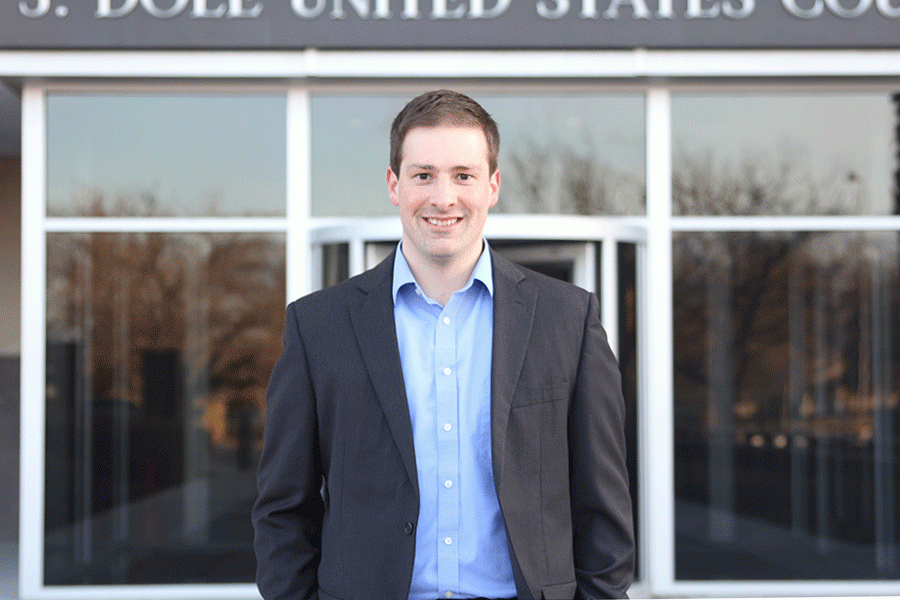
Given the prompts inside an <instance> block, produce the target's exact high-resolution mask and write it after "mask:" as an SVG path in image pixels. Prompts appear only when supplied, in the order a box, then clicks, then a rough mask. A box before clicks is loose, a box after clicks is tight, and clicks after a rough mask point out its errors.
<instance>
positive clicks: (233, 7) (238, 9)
mask: <svg viewBox="0 0 900 600" xmlns="http://www.w3.org/2000/svg"><path fill="white" fill-rule="evenodd" d="M262 8H263V5H262V2H257V3H256V4H254V5H253V6H252V7H250V8H247V7H245V6H244V0H229V1H228V18H229V19H255V18H256V17H258V16H259V15H260V13H261V12H262Z"/></svg>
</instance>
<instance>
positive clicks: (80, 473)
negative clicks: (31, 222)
mask: <svg viewBox="0 0 900 600" xmlns="http://www.w3.org/2000/svg"><path fill="white" fill-rule="evenodd" d="M284 237H285V236H284V235H283V234H244V233H235V234H224V233H217V234H194V233H185V234H181V233H179V234H161V233H135V234H110V233H103V234H98V233H95V234H77V233H76V234H72V233H52V234H49V235H48V243H47V264H48V273H47V290H48V293H47V399H46V402H47V422H46V428H47V429H46V431H47V442H46V452H47V455H46V475H45V486H46V496H45V498H46V514H45V526H46V537H45V564H44V582H45V584H47V585H78V584H90V585H103V584H161V583H225V582H253V581H254V578H255V568H256V567H255V559H254V555H253V550H252V540H253V532H252V527H251V524H250V508H251V506H252V503H253V501H254V499H255V498H256V468H255V466H256V463H257V458H258V453H259V450H260V448H261V444H262V427H263V411H264V407H265V387H266V383H267V381H268V378H269V373H270V372H271V370H272V367H273V366H274V364H275V361H276V360H277V358H278V355H279V353H280V351H281V331H282V328H283V322H282V320H283V317H284V303H285V284H284V272H285V243H284Z"/></svg>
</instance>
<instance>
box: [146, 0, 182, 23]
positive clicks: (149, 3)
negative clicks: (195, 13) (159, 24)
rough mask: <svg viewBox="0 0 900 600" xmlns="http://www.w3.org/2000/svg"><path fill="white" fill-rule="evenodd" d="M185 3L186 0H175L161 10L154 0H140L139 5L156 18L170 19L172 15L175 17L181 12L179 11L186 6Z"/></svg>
mask: <svg viewBox="0 0 900 600" xmlns="http://www.w3.org/2000/svg"><path fill="white" fill-rule="evenodd" d="M187 5H188V0H175V3H174V4H172V8H167V9H164V10H163V9H160V8H159V7H158V6H156V0H141V6H143V7H144V10H146V11H147V12H148V13H149V14H150V15H151V16H154V17H156V18H157V19H171V18H172V17H177V16H178V15H180V14H181V11H183V10H184V9H185V8H187Z"/></svg>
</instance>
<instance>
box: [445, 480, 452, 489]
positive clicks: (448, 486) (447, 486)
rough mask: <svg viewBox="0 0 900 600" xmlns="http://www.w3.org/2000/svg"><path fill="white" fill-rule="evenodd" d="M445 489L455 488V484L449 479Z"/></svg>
mask: <svg viewBox="0 0 900 600" xmlns="http://www.w3.org/2000/svg"><path fill="white" fill-rule="evenodd" d="M444 487H445V488H451V487H453V482H452V481H450V480H449V479H448V480H447V481H445V482H444Z"/></svg>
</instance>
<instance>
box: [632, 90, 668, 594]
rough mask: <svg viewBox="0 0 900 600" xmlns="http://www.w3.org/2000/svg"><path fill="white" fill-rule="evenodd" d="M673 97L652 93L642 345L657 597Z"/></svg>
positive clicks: (649, 570)
mask: <svg viewBox="0 0 900 600" xmlns="http://www.w3.org/2000/svg"><path fill="white" fill-rule="evenodd" d="M670 125H671V123H670V110H669V92H668V90H666V89H662V88H654V89H651V90H649V91H648V93H647V264H646V267H647V268H646V273H647V280H646V282H645V287H644V290H645V296H644V298H643V302H642V307H643V318H642V319H641V322H642V323H643V324H644V327H643V328H641V329H640V346H641V347H643V348H644V353H645V356H646V357H647V363H646V368H645V369H644V370H643V371H642V374H641V376H642V377H643V378H644V389H645V390H646V392H647V393H646V397H645V398H644V402H642V403H641V404H640V406H639V407H638V427H639V430H638V439H639V444H640V453H639V454H640V457H641V460H642V462H641V465H640V468H639V472H640V474H641V485H640V488H641V491H642V493H641V495H640V502H641V507H640V514H641V515H643V527H642V528H641V531H642V532H643V535H642V536H641V543H640V547H641V548H642V549H643V555H644V566H645V573H646V575H645V577H644V579H645V580H646V581H647V583H648V585H649V589H650V593H651V594H652V595H653V596H663V597H667V596H669V595H671V590H672V584H673V583H674V580H675V514H674V512H675V511H674V502H675V497H674V490H675V486H674V476H673V464H674V451H673V442H674V434H673V414H674V413H673V406H672V403H673V383H672V364H673V363H672V232H671V216H672V196H671V190H672V175H671V173H672V156H671V127H670Z"/></svg>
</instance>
